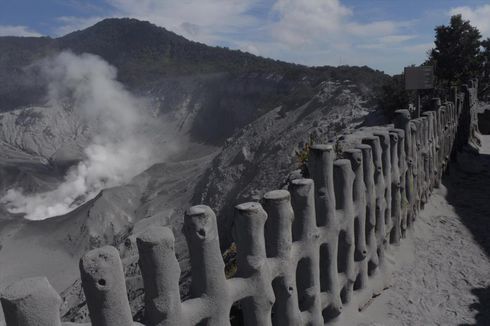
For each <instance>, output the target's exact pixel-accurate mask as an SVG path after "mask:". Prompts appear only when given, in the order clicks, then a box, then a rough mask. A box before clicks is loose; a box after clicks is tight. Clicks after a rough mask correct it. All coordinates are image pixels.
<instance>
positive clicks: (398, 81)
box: [378, 75, 410, 119]
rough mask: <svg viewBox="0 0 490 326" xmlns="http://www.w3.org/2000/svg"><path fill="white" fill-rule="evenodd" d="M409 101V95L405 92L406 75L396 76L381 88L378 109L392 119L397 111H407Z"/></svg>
mask: <svg viewBox="0 0 490 326" xmlns="http://www.w3.org/2000/svg"><path fill="white" fill-rule="evenodd" d="M409 101H410V97H409V93H408V92H407V91H406V90H405V79H404V75H395V76H393V77H392V78H391V79H390V80H388V81H387V82H386V83H385V84H384V85H383V86H382V87H381V93H380V95H379V96H378V107H379V108H381V109H382V110H383V112H384V113H385V115H386V116H387V117H388V118H390V119H391V118H392V117H393V113H394V112H395V111H396V110H400V109H407V108H408V104H409Z"/></svg>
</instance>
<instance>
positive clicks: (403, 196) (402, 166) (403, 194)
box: [393, 129, 408, 238]
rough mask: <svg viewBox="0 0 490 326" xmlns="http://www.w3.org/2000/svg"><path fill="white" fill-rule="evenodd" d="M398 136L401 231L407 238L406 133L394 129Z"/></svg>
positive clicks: (402, 235)
mask: <svg viewBox="0 0 490 326" xmlns="http://www.w3.org/2000/svg"><path fill="white" fill-rule="evenodd" d="M393 131H394V132H396V133H397V135H398V146H397V148H398V168H399V175H400V186H399V189H400V206H401V208H400V210H401V211H400V231H401V237H402V238H405V236H406V231H407V215H408V197H407V188H406V187H407V173H408V165H407V155H406V152H405V131H404V130H402V129H393Z"/></svg>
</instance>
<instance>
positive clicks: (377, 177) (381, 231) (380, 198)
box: [362, 136, 386, 265]
mask: <svg viewBox="0 0 490 326" xmlns="http://www.w3.org/2000/svg"><path fill="white" fill-rule="evenodd" d="M362 142H363V144H366V145H369V146H370V147H371V151H372V156H373V164H374V185H375V193H376V206H375V207H376V242H377V247H378V249H377V250H378V259H379V264H380V265H382V264H384V246H385V242H386V236H385V235H386V232H385V212H386V197H385V190H386V186H385V178H384V176H383V162H382V158H381V152H382V150H381V144H380V141H379V138H378V137H374V136H371V137H366V138H364V139H363V140H362Z"/></svg>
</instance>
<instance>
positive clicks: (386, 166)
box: [374, 131, 393, 239]
mask: <svg viewBox="0 0 490 326" xmlns="http://www.w3.org/2000/svg"><path fill="white" fill-rule="evenodd" d="M374 136H376V137H379V140H380V144H381V149H382V156H381V158H382V165H383V176H384V181H385V199H386V210H385V224H386V226H385V237H386V238H387V239H388V238H389V234H390V233H391V228H392V227H393V221H392V219H391V201H392V195H391V150H390V134H389V132H388V131H383V132H375V133H374Z"/></svg>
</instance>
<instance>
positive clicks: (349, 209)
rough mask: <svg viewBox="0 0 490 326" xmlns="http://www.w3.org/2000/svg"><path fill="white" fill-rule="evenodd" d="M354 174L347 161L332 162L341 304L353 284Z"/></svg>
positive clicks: (346, 298) (349, 293)
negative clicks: (338, 226)
mask: <svg viewBox="0 0 490 326" xmlns="http://www.w3.org/2000/svg"><path fill="white" fill-rule="evenodd" d="M353 182H354V173H353V172H352V168H351V164H350V161H349V160H346V159H342V160H336V161H335V162H334V189H335V190H334V191H335V205H336V208H337V209H336V214H337V217H338V221H339V223H340V233H339V236H338V243H339V246H338V256H337V257H338V258H339V261H338V272H339V274H341V283H340V286H341V292H340V297H341V299H342V303H344V304H346V303H349V302H350V301H351V299H352V293H353V289H354V282H355V269H354V249H355V247H354V242H355V239H354V202H353V198H352V193H353Z"/></svg>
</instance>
